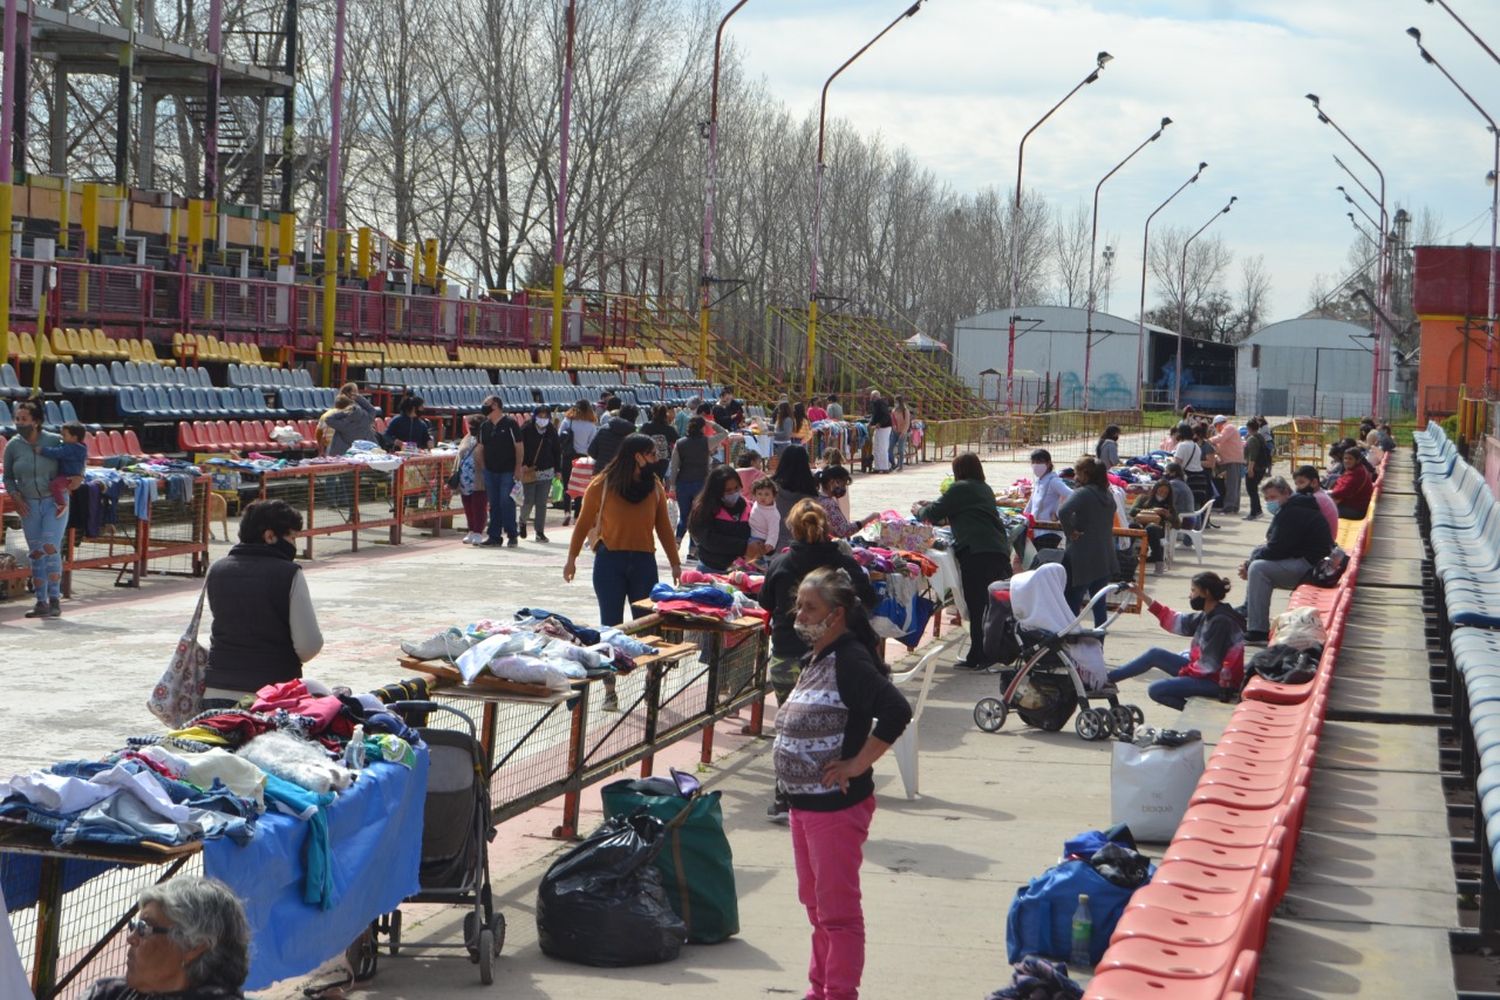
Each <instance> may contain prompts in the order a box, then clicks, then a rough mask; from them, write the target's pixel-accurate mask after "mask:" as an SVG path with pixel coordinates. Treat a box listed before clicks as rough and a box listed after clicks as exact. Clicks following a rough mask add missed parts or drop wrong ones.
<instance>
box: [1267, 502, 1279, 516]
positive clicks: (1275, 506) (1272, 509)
mask: <svg viewBox="0 0 1500 1000" xmlns="http://www.w3.org/2000/svg"><path fill="white" fill-rule="evenodd" d="M1280 509H1281V501H1280V500H1267V501H1266V511H1267V512H1268V513H1270V514H1275V513H1276V512H1277V511H1279V510H1280Z"/></svg>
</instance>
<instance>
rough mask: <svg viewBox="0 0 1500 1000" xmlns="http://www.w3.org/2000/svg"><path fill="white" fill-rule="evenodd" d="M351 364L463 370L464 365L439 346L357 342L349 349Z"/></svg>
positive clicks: (368, 341) (393, 342)
mask: <svg viewBox="0 0 1500 1000" xmlns="http://www.w3.org/2000/svg"><path fill="white" fill-rule="evenodd" d="M347 350H349V352H350V359H349V360H350V363H351V364H362V365H372V366H375V367H382V368H383V367H387V366H390V365H393V364H395V365H425V366H427V367H429V368H462V367H463V363H462V362H459V361H454V360H453V359H452V358H450V357H448V351H447V349H446V348H444V347H440V346H438V345H437V344H402V343H398V342H397V341H394V340H393V341H390V342H389V343H385V344H382V343H380V342H379V341H374V340H360V341H355V342H354V343H353V344H351V345H349V347H348V348H347Z"/></svg>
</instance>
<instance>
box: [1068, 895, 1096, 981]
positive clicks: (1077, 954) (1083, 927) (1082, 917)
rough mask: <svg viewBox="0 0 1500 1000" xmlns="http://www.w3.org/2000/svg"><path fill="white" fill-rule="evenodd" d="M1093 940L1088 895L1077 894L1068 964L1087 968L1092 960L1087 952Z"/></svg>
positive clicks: (1076, 967) (1077, 967)
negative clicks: (1071, 947)
mask: <svg viewBox="0 0 1500 1000" xmlns="http://www.w3.org/2000/svg"><path fill="white" fill-rule="evenodd" d="M1093 942H1094V919H1093V917H1091V916H1089V897H1088V894H1087V893H1080V894H1079V896H1078V909H1076V910H1074V911H1073V951H1072V954H1071V955H1069V957H1068V964H1069V965H1071V966H1073V967H1074V968H1075V969H1088V968H1091V967H1092V966H1093V964H1094V963H1093V960H1092V957H1091V956H1090V954H1089V952H1090V951H1091V950H1092V948H1093Z"/></svg>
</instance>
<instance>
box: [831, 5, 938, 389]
mask: <svg viewBox="0 0 1500 1000" xmlns="http://www.w3.org/2000/svg"><path fill="white" fill-rule="evenodd" d="M925 2H926V0H917V2H916V3H914V4H912V5H911V6H910V7H908V8H906V10H905V11H903V12H902V13H901V14H900V15H899V16H898V17H897V18H896V19H895V20H894V21H892V22H891V23H890V24H888V25H886V26H885V27H884V28H882V29H880V33H879V34H877V35H876V36H875V37H874V38H872V39H870V40H869V41H868V42H866V43H865V44H864V46H863V47H862V48H861V49H860V50H859V51H858V52H856V53H854V55H852V56H850V57H849V58H848V59H846V60H844V64H843V65H842V66H840V67H839V68H838V69H836V70H834V71H833V75H832V76H830V77H829V78H828V80H827V82H825V83H824V84H823V96H822V98H821V100H820V101H819V102H818V159H817V166H816V167H815V168H814V176H813V219H812V222H813V224H812V239H813V245H812V280H811V281H810V282H809V288H808V295H807V372H806V379H805V391H804V396H803V398H804V399H809V400H810V399H812V394H813V381H814V379H815V377H816V375H817V371H818V353H817V352H818V267H819V264H820V257H821V256H822V253H823V135H824V126H825V125H826V124H827V121H828V88H829V87H830V86H832V85H833V81H834V80H836V79H838V76H839V74H840V73H842V72H843V71H844V70H846V69H848V68H849V67H850V66H852V65H853V64H854V61H855V60H856V59H858V58H859V57H860V56H862V55H864V54H865V53H866V52H868V51H869V50H870V48H871V47H872V46H873V45H874V44H875V43H876V42H878V41H880V40H881V39H882V38H884V37H885V36H886V34H887V33H888V32H890V30H891V29H892V28H894V27H895V26H896V25H898V24H900V23H901V22H902V21H904V20H906V19H907V18H909V17H912V16H914V15H915V14H916V13H917V11H919V10H921V9H922V4H923V3H925Z"/></svg>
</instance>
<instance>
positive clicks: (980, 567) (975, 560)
mask: <svg viewBox="0 0 1500 1000" xmlns="http://www.w3.org/2000/svg"><path fill="white" fill-rule="evenodd" d="M958 574H959V579H960V580H961V581H962V584H963V589H964V604H965V605H967V606H968V609H969V614H968V618H969V655H968V657H967V659H968V661H969V662H970V663H977V664H983V665H985V666H988V665H989V663H990V658H989V657H987V656H985V655H984V611H985V608H987V607H988V606H989V602H990V584H992V583H994V582H995V581H996V580H1009V579H1010V555H1009V554H1007V553H1000V552H959V553H958Z"/></svg>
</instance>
